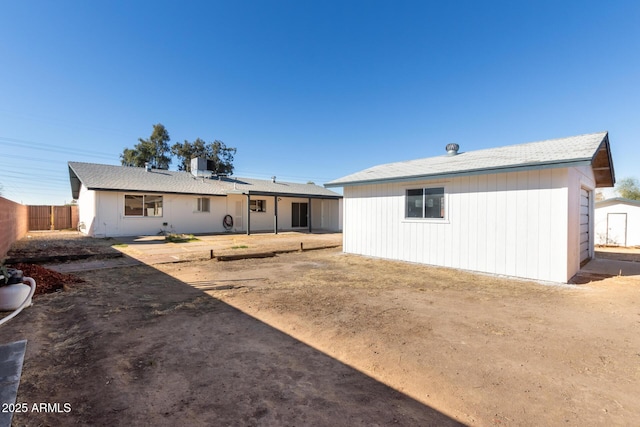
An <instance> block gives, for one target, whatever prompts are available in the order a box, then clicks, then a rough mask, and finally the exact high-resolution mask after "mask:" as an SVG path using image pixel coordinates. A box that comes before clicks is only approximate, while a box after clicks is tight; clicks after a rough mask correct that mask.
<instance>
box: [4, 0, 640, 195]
mask: <svg viewBox="0 0 640 427" xmlns="http://www.w3.org/2000/svg"><path fill="white" fill-rule="evenodd" d="M638 22H640V3H638V2H637V1H615V0H614V1H611V2H602V1H597V2H594V1H558V0H555V1H535V2H533V1H532V2H514V1H483V2H477V1H450V2H443V1H426V0H425V1H386V2H383V1H348V0H346V1H329V0H323V1H313V2H312V1H304V0H297V1H266V0H262V1H241V0H239V1H223V2H222V1H201V2H199V1H180V2H178V1H175V2H170V1H137V2H136V1H109V2H106V1H103V2H98V1H91V2H87V1H65V0H58V1H55V2H53V1H48V0H47V1H28V0H26V1H18V0H11V1H5V2H3V4H2V6H0V61H1V65H2V66H0V100H1V103H0V150H1V151H0V152H1V153H2V154H3V155H2V158H3V160H4V161H3V164H4V166H3V168H2V169H3V172H2V173H0V185H2V194H3V196H4V197H6V198H9V199H11V200H14V201H17V202H23V203H25V204H61V203H65V202H69V201H70V200H71V191H70V186H69V181H68V172H67V165H66V163H67V161H70V160H73V161H85V162H95V163H106V164H119V155H120V153H121V152H122V150H123V149H124V148H125V147H129V148H131V147H133V146H134V145H135V144H136V143H137V142H138V138H140V137H142V138H147V137H148V136H149V135H150V134H151V131H152V126H153V124H155V123H162V124H164V125H165V127H166V128H167V129H168V131H169V133H170V135H171V138H172V143H173V142H182V141H184V140H185V139H187V140H189V141H192V140H194V139H196V138H202V139H204V140H206V141H213V140H215V139H219V140H222V141H224V142H225V143H226V144H227V146H230V147H236V148H237V149H238V152H237V154H236V160H235V168H236V175H237V176H245V177H255V178H265V179H268V178H269V177H270V176H272V175H276V176H278V179H280V180H289V181H301V182H306V181H308V180H311V181H314V182H316V183H319V184H322V183H324V182H327V181H330V180H332V179H335V178H339V177H341V176H344V175H348V174H350V173H353V172H356V171H358V170H361V169H364V168H367V167H371V166H374V165H377V164H381V163H387V162H392V161H400V160H408V159H414V158H420V157H430V156H436V155H441V154H443V153H444V147H445V145H446V144H447V143H449V142H456V143H458V144H460V146H461V150H462V151H471V150H475V149H482V148H490V147H497V146H501V145H509V144H516V143H524V142H531V141H538V140H543V139H550V138H559V137H565V136H571V135H578V134H583V133H592V132H599V131H603V130H608V131H609V137H610V141H611V145H612V151H613V156H614V165H615V170H616V177H617V178H618V179H621V178H624V177H630V176H634V177H638V178H640V170H639V169H640V168H639V166H638V159H640V148H639V147H640V144H638V136H639V135H640V55H639V54H638V53H639V52H640V25H638ZM172 168H175V162H174V164H173V167H172Z"/></svg>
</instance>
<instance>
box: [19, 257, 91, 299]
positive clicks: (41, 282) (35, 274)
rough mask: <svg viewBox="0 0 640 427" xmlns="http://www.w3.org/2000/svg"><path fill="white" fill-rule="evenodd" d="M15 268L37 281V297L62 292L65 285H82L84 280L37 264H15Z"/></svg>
mask: <svg viewBox="0 0 640 427" xmlns="http://www.w3.org/2000/svg"><path fill="white" fill-rule="evenodd" d="M12 267H13V268H17V269H18V270H22V274H23V275H24V276H26V277H31V278H32V279H33V280H35V281H36V292H35V294H34V297H35V296H38V295H42V294H49V293H52V292H56V291H59V290H61V289H62V288H63V287H64V285H70V284H73V283H82V282H84V280H82V279H80V278H78V277H76V276H73V275H71V274H62V273H58V272H57V271H53V270H49V269H47V268H44V267H42V266H41V265H36V264H22V263H18V264H13V265H12Z"/></svg>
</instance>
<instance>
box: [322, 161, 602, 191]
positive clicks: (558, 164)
mask: <svg viewBox="0 0 640 427" xmlns="http://www.w3.org/2000/svg"><path fill="white" fill-rule="evenodd" d="M589 165H591V160H590V159H577V160H571V161H562V162H550V163H535V164H528V165H519V166H505V167H498V168H488V169H472V170H467V171H456V172H446V173H436V174H423V175H410V176H403V177H395V178H380V179H372V180H358V181H343V182H339V181H336V182H328V183H326V184H325V185H324V186H325V187H327V188H335V187H352V186H357V185H372V184H388V183H396V182H411V181H427V180H434V179H444V178H454V177H458V176H472V175H488V174H492V173H508V172H525V171H530V170H540V169H557V168H568V167H576V166H589Z"/></svg>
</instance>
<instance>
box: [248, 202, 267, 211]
mask: <svg viewBox="0 0 640 427" xmlns="http://www.w3.org/2000/svg"><path fill="white" fill-rule="evenodd" d="M249 209H250V210H251V212H266V211H267V201H266V200H251V201H250V202H249Z"/></svg>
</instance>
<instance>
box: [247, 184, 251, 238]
mask: <svg viewBox="0 0 640 427" xmlns="http://www.w3.org/2000/svg"><path fill="white" fill-rule="evenodd" d="M250 234H251V196H250V195H249V193H247V236H248V235H250Z"/></svg>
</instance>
